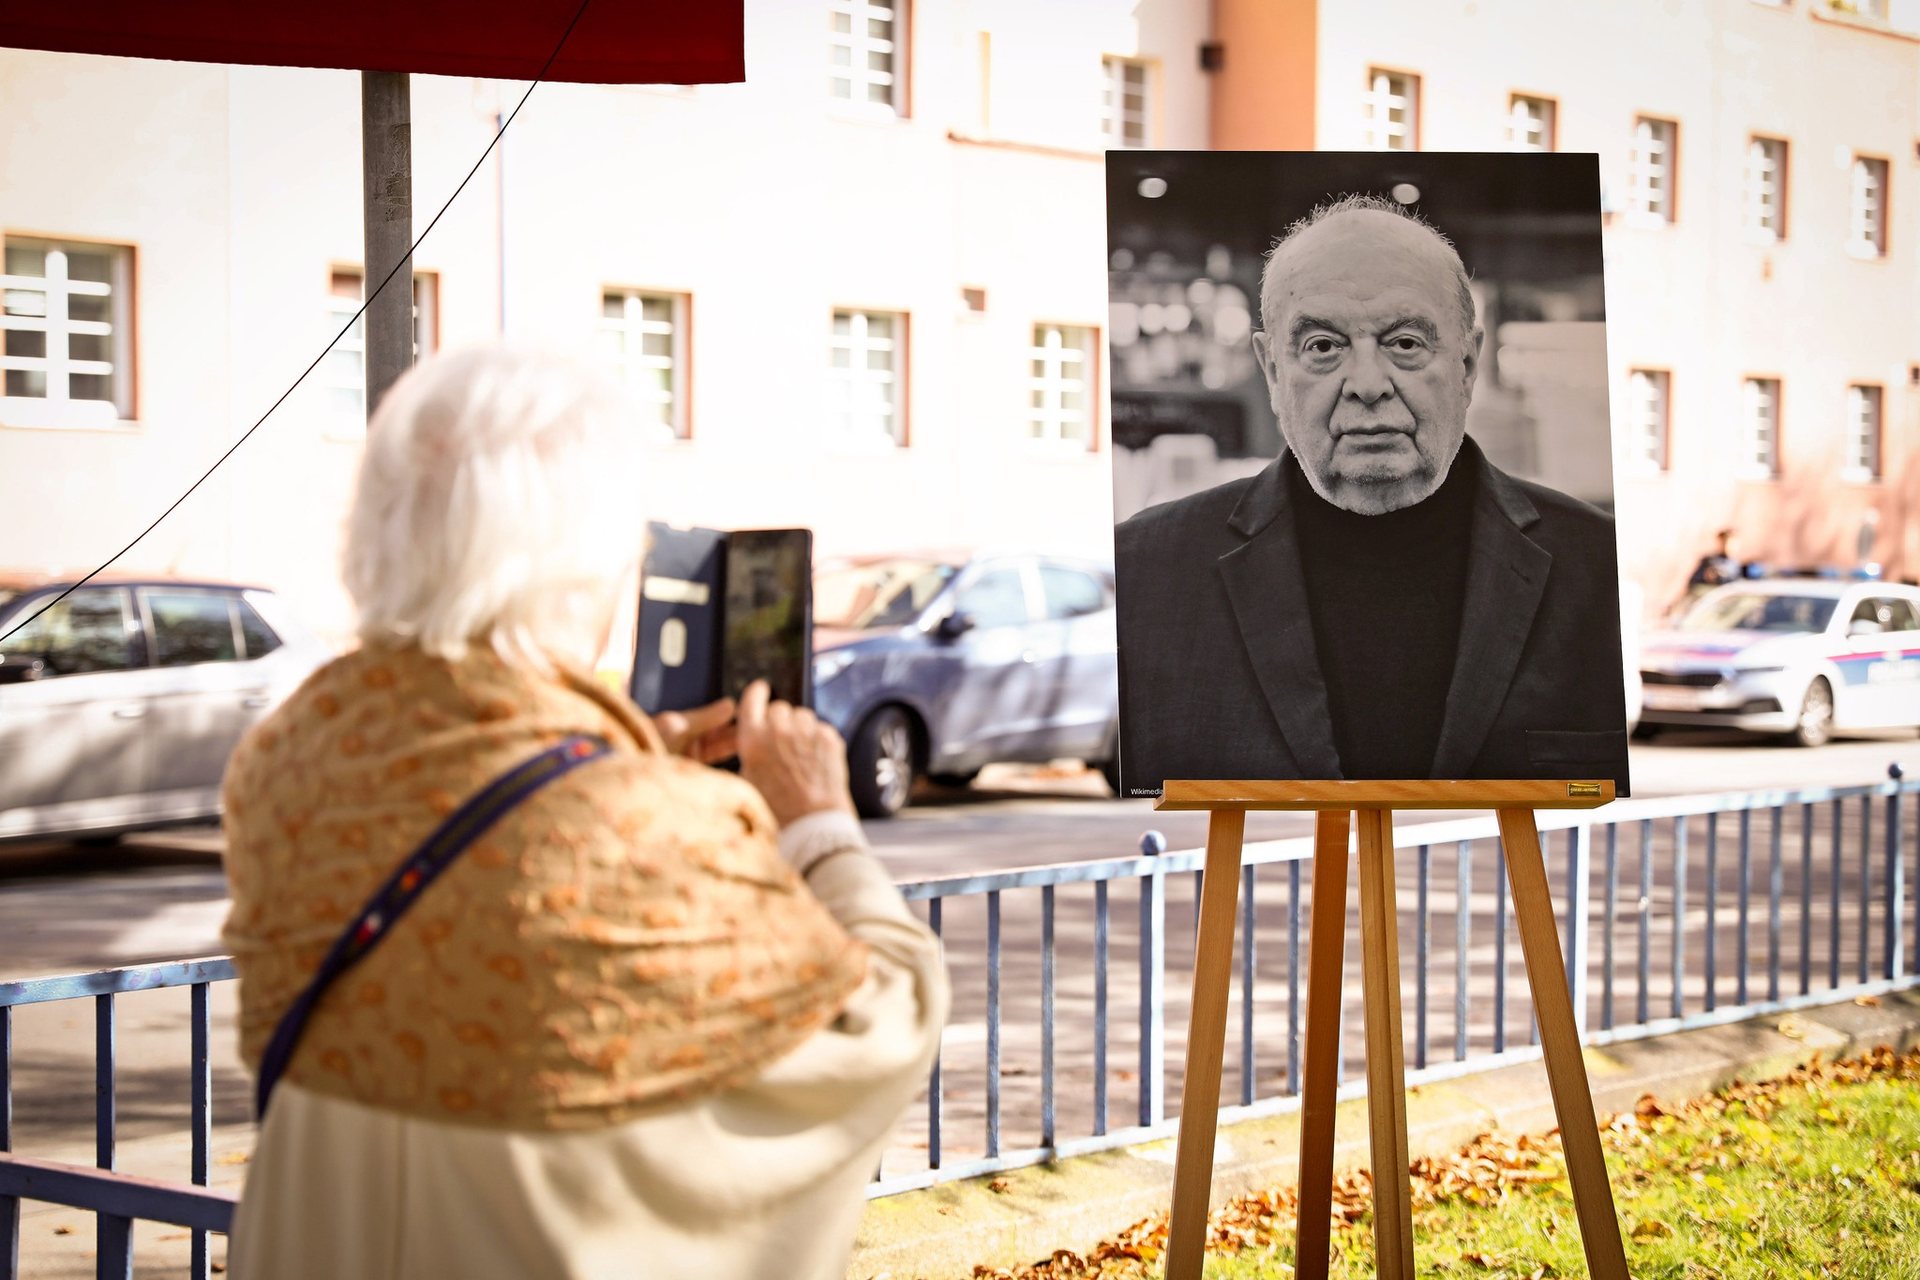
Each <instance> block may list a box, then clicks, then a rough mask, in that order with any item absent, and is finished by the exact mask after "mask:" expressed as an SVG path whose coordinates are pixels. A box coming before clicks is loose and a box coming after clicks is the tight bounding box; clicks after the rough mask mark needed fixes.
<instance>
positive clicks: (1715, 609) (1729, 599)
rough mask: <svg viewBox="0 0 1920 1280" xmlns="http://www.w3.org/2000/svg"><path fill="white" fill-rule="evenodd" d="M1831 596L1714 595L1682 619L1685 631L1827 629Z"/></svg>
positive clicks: (1739, 592) (1753, 592) (1815, 630)
mask: <svg viewBox="0 0 1920 1280" xmlns="http://www.w3.org/2000/svg"><path fill="white" fill-rule="evenodd" d="M1838 603H1839V602H1838V601H1837V600H1835V599H1834V598H1833V597H1831V596H1789V595H1774V594H1771V593H1768V592H1760V591H1734V592H1730V593H1727V594H1725V595H1718V594H1716V595H1711V596H1708V597H1707V598H1706V599H1704V600H1702V601H1701V602H1700V603H1699V604H1697V605H1695V606H1694V607H1693V608H1692V609H1690V610H1689V611H1688V612H1687V615H1686V617H1684V618H1682V619H1681V620H1680V627H1679V629H1680V630H1682V631H1786V632H1794V631H1807V632H1819V631H1825V630H1826V629H1827V623H1828V622H1829V621H1831V620H1832V618H1833V608H1834V606H1835V605H1836V604H1838Z"/></svg>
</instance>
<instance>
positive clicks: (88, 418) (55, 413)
mask: <svg viewBox="0 0 1920 1280" xmlns="http://www.w3.org/2000/svg"><path fill="white" fill-rule="evenodd" d="M23 242H24V243H28V244H33V245H37V246H39V247H42V248H44V249H45V250H46V251H47V252H54V251H60V252H63V253H64V252H65V251H66V250H67V249H68V248H77V249H81V250H83V251H99V250H104V251H106V252H107V253H108V254H109V256H110V257H111V259H112V262H113V266H112V268H111V271H110V274H111V275H112V276H113V280H112V281H111V282H109V284H108V286H107V289H108V294H107V296H108V298H109V300H110V303H111V306H110V312H109V314H110V319H109V320H108V322H107V324H108V328H109V332H108V334H107V337H108V341H109V350H108V354H109V356H110V359H109V360H107V361H106V363H107V365H108V366H109V372H110V374H112V375H114V376H116V380H117V382H118V383H119V384H120V385H117V386H116V388H115V395H114V398H113V399H112V400H111V401H105V400H78V401H76V400H73V399H70V398H68V397H66V396H62V397H60V398H58V399H55V398H54V397H51V396H9V395H7V394H6V381H5V377H4V369H0V425H4V426H9V427H30V428H37V429H45V430H57V431H123V430H128V429H132V428H135V427H138V426H139V423H140V367H139V366H140V334H139V316H140V306H139V279H140V275H139V266H140V256H139V255H140V250H139V245H138V244H137V243H135V242H133V241H130V240H103V239H100V238H98V237H95V236H77V235H65V234H58V233H51V232H40V231H28V230H19V229H12V228H8V229H5V230H0V280H4V279H10V278H11V277H8V276H7V275H6V260H5V250H6V248H7V246H9V245H12V244H18V243H23ZM35 278H38V279H41V280H45V279H46V278H47V277H44V276H41V277H31V276H23V277H21V279H26V280H30V279H35ZM36 291H37V292H40V293H43V294H45V295H47V296H49V297H51V296H52V291H51V290H47V289H40V290H36ZM69 292H70V291H69ZM49 309H51V308H49ZM0 310H3V308H0ZM42 319H43V320H51V319H52V317H51V316H45V317H42ZM81 323H89V322H85V321H83V322H81ZM0 328H5V329H11V328H13V326H11V325H8V324H6V321H5V318H4V316H0ZM20 331H23V332H33V331H34V330H33V329H32V326H28V325H22V326H20ZM39 332H43V333H46V334H47V335H48V343H47V347H46V352H47V354H45V355H42V356H37V357H34V356H19V357H12V358H14V359H26V360H39V361H41V362H43V363H44V362H47V361H50V360H51V359H52V350H53V342H52V337H53V334H52V330H51V329H50V328H45V327H43V328H41V329H40V330H39ZM7 358H8V357H6V356H5V355H4V353H3V352H0V362H4V361H5V360H6V359H7ZM83 363H94V362H91V361H88V362H83ZM45 371H46V372H47V373H48V374H51V373H52V369H51V367H50V366H49V367H48V368H47V369H46V370H45ZM70 373H71V371H69V376H70ZM121 375H124V376H121ZM47 385H48V388H49V389H51V388H52V385H53V382H52V379H51V377H49V379H48V383H47ZM76 404H77V405H101V404H108V405H111V407H112V413H111V416H102V415H100V414H98V413H91V414H88V413H85V412H76V411H74V410H72V409H69V408H64V407H63V408H58V409H56V408H53V407H52V406H54V405H60V406H70V405H76Z"/></svg>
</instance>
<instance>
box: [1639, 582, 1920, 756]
mask: <svg viewBox="0 0 1920 1280" xmlns="http://www.w3.org/2000/svg"><path fill="white" fill-rule="evenodd" d="M1640 681H1641V685H1642V688H1643V695H1642V697H1643V703H1644V708H1643V710H1642V712H1641V717H1640V726H1639V729H1638V731H1637V732H1638V733H1639V735H1640V736H1642V737H1645V736H1647V735H1649V734H1650V733H1651V732H1653V731H1654V730H1655V729H1656V727H1657V726H1661V725H1703V726H1718V727H1723V728H1732V729H1747V730H1752V731H1754V732H1759V733H1774V734H1784V735H1786V736H1787V737H1789V738H1790V739H1791V740H1792V741H1794V742H1797V743H1799V744H1800V745H1801V746H1808V747H1811V746H1818V745H1820V744H1821V743H1823V742H1825V741H1827V740H1828V739H1829V738H1831V737H1832V736H1833V734H1834V733H1835V732H1844V731H1846V730H1849V729H1888V728H1899V727H1902V726H1912V725H1920V588H1914V587H1909V586H1902V585H1898V584H1894V583H1885V582H1838V581H1829V580H1825V579H1787V578H1783V579H1769V580H1758V581H1751V582H1738V583H1730V584H1728V585H1727V586H1724V587H1717V588H1715V589H1714V590H1713V591H1710V592H1708V593H1707V594H1706V595H1704V596H1702V597H1700V599H1699V600H1698V601H1696V602H1695V603H1694V604H1693V605H1692V606H1691V607H1690V608H1689V609H1688V610H1687V612H1686V613H1685V614H1684V615H1683V616H1682V617H1681V619H1680V621H1679V623H1678V624H1677V625H1676V626H1675V627H1674V629H1672V630H1670V631H1664V632H1660V633H1658V634H1656V635H1653V636H1650V637H1648V639H1647V641H1646V643H1645V644H1644V645H1643V646H1642V647H1641V650H1640Z"/></svg>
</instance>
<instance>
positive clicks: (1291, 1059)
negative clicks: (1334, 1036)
mask: <svg viewBox="0 0 1920 1280" xmlns="http://www.w3.org/2000/svg"><path fill="white" fill-rule="evenodd" d="M1287 1092H1288V1093H1290V1094H1292V1095H1293V1096H1294V1097H1296V1098H1297V1097H1299V1096H1300V859H1299V858H1292V859H1289V860H1288V862H1287Z"/></svg>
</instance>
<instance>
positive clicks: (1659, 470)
mask: <svg viewBox="0 0 1920 1280" xmlns="http://www.w3.org/2000/svg"><path fill="white" fill-rule="evenodd" d="M1641 374H1645V375H1646V376H1648V377H1650V378H1657V379H1658V385H1659V387H1660V429H1659V438H1658V439H1659V446H1660V447H1659V457H1658V458H1654V457H1650V456H1648V453H1647V451H1646V450H1645V449H1643V448H1642V447H1641V443H1642V434H1641V431H1640V426H1641V423H1640V421H1639V419H1638V416H1637V414H1638V408H1639V405H1638V399H1637V397H1636V395H1635V393H1634V378H1635V377H1636V376H1637V375H1641ZM1627 411H1628V413H1629V414H1631V415H1635V416H1633V417H1631V418H1630V419H1629V421H1628V433H1629V435H1628V439H1629V441H1630V444H1631V447H1632V450H1633V451H1632V453H1631V454H1630V456H1629V459H1628V460H1629V462H1630V463H1631V464H1632V465H1633V467H1634V469H1635V470H1638V471H1641V472H1644V473H1646V474H1649V475H1655V474H1659V475H1664V474H1665V473H1666V472H1668V471H1669V470H1671V469H1672V466H1673V370H1672V369H1670V368H1667V367H1664V366H1660V365H1631V366H1629V367H1628V369H1627Z"/></svg>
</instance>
